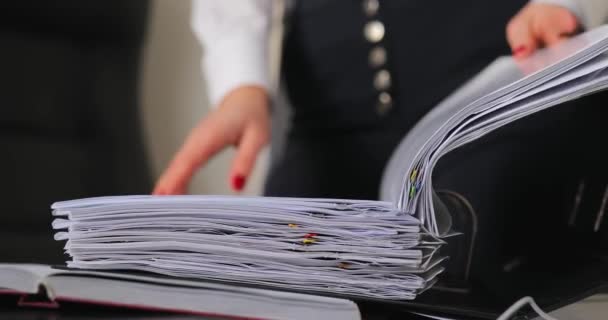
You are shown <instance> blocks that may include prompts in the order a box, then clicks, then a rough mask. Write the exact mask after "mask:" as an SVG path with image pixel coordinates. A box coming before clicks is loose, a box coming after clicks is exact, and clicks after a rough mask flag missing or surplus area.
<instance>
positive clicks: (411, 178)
mask: <svg viewBox="0 0 608 320" xmlns="http://www.w3.org/2000/svg"><path fill="white" fill-rule="evenodd" d="M417 176H418V169H414V170H412V174H411V175H410V181H411V182H414V181H415V180H416V177H417Z"/></svg>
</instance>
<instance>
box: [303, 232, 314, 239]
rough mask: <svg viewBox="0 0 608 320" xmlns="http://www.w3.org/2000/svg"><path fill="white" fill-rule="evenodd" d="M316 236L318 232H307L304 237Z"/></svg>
mask: <svg viewBox="0 0 608 320" xmlns="http://www.w3.org/2000/svg"><path fill="white" fill-rule="evenodd" d="M316 236H317V234H316V233H307V234H306V235H304V238H314V237H316Z"/></svg>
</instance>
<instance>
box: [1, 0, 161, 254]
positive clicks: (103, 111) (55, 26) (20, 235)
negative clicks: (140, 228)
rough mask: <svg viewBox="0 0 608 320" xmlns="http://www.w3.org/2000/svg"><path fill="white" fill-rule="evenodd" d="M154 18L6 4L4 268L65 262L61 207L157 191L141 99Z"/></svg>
mask: <svg viewBox="0 0 608 320" xmlns="http://www.w3.org/2000/svg"><path fill="white" fill-rule="evenodd" d="M147 9H148V2H147V1H145V0H137V1H133V0H130V1H122V0H111V1H110V0H100V1H78V0H70V1H44V0H39V1H38V0H27V1H3V2H1V3H0V48H1V50H0V70H1V72H0V88H1V89H0V150H1V151H0V154H1V156H0V179H1V180H0V181H1V182H0V194H1V196H0V261H20V262H25V261H32V262H46V263H57V262H62V261H64V257H63V256H62V248H61V245H60V244H59V243H56V242H55V241H53V239H52V231H51V227H50V224H51V220H52V217H51V212H50V208H49V207H50V205H51V203H53V202H54V201H58V200H66V199H71V198H78V197H88V196H99V195H114V194H134V193H140V194H141V193H148V192H149V191H150V177H149V172H148V165H147V162H146V157H145V152H144V145H143V141H142V139H141V132H140V123H139V115H138V99H137V91H138V90H137V89H138V74H139V64H140V54H141V47H142V42H143V38H144V32H145V26H146V17H147V11H148V10H147Z"/></svg>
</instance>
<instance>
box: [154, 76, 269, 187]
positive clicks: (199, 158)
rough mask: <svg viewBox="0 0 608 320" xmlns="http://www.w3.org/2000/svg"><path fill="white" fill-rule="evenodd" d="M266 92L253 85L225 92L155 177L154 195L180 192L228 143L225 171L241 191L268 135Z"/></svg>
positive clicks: (267, 101)
mask: <svg viewBox="0 0 608 320" xmlns="http://www.w3.org/2000/svg"><path fill="white" fill-rule="evenodd" d="M269 119H270V111H269V99H268V93H267V91H266V90H265V89H263V88H261V87H257V86H242V87H238V88H236V89H234V90H232V91H231V92H229V93H228V94H227V95H226V96H225V97H224V99H223V100H222V102H221V103H220V105H219V107H218V108H217V109H215V110H213V111H212V112H211V114H209V115H208V116H207V117H205V118H204V119H203V120H201V122H199V124H198V125H197V126H196V127H195V128H194V129H193V130H192V131H191V132H190V135H189V136H188V138H187V139H186V141H185V142H184V144H183V145H182V147H181V148H180V150H179V151H178V152H177V154H176V155H175V157H174V158H173V160H172V161H171V163H170V164H169V166H168V167H167V168H166V169H165V171H164V173H163V174H162V175H161V177H160V178H159V179H158V181H157V183H156V186H155V188H154V191H153V194H155V195H171V194H184V193H186V192H187V189H188V185H189V183H190V180H191V179H192V177H193V176H194V174H195V173H196V171H197V170H198V168H200V167H201V166H203V165H205V163H206V162H207V161H208V160H209V159H210V158H211V157H212V156H214V155H215V154H216V153H218V152H220V151H221V150H223V149H224V148H225V147H227V146H229V145H234V146H236V147H237V153H236V156H235V158H234V160H233V163H232V167H231V169H230V173H229V179H230V181H231V186H232V188H233V189H234V190H235V191H241V190H242V189H243V187H244V186H245V182H246V180H247V177H248V176H249V175H250V173H251V171H252V169H253V166H254V164H255V160H256V158H257V155H258V153H259V152H260V150H261V149H262V148H263V147H264V145H266V143H267V142H268V140H269V137H270V120H269Z"/></svg>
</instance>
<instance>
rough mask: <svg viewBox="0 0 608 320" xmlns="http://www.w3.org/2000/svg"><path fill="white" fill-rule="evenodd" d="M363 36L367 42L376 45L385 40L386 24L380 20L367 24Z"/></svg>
mask: <svg viewBox="0 0 608 320" xmlns="http://www.w3.org/2000/svg"><path fill="white" fill-rule="evenodd" d="M363 34H364V35H365V39H367V41H369V42H372V43H376V42H379V41H380V40H382V38H384V24H382V22H380V21H378V20H373V21H370V22H368V23H366V24H365V27H364V28H363Z"/></svg>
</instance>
